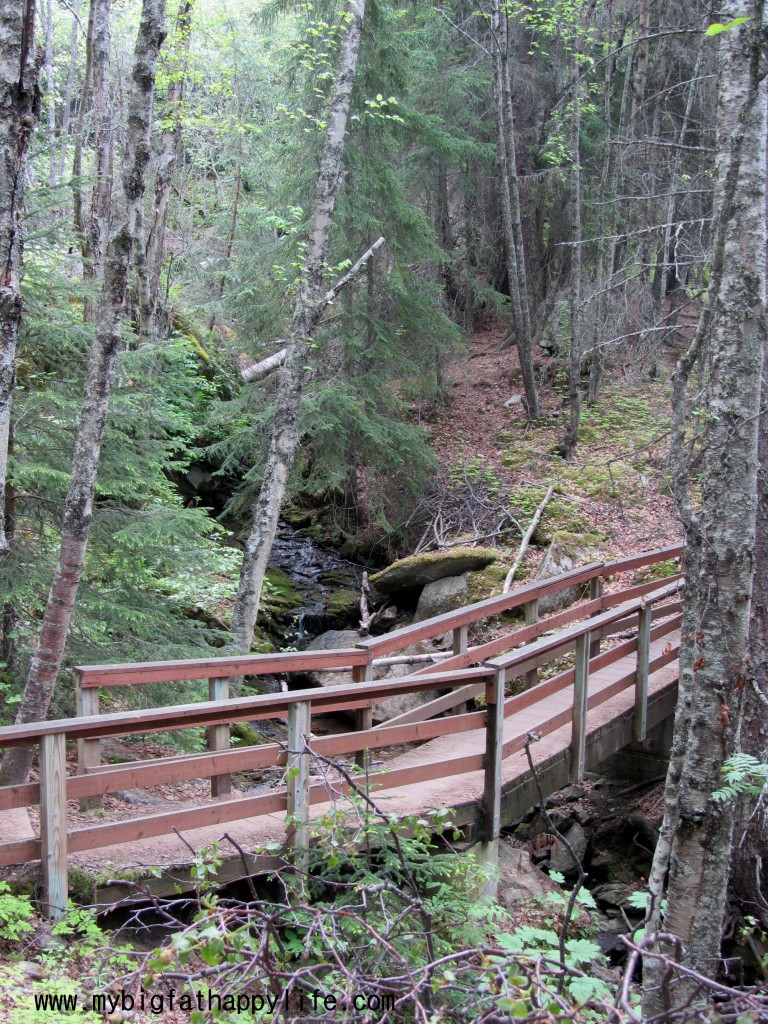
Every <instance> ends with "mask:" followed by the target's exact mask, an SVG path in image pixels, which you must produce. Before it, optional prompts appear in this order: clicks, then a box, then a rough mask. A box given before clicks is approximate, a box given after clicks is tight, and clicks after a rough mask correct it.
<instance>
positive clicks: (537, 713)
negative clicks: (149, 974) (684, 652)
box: [70, 633, 679, 874]
mask: <svg viewBox="0 0 768 1024" xmlns="http://www.w3.org/2000/svg"><path fill="white" fill-rule="evenodd" d="M678 636H679V634H677V633H670V634H668V635H667V636H665V637H662V638H660V639H658V640H656V641H654V642H652V644H651V649H650V660H651V661H653V659H654V658H656V657H659V656H661V655H662V653H663V651H664V650H665V649H667V648H668V646H669V644H670V642H671V643H672V644H673V645H676V644H677V642H678ZM635 665H636V655H635V654H629V655H627V656H625V657H623V658H622V659H621V660H619V661H616V662H614V663H613V664H612V665H609V666H607V667H606V668H603V669H600V670H597V671H595V672H593V673H592V674H590V677H589V691H588V692H589V699H590V703H592V702H593V701H594V702H595V703H596V700H595V699H596V698H598V697H599V696H600V694H603V693H605V691H606V690H607V689H608V688H609V687H611V686H615V685H616V684H617V682H618V681H620V680H622V679H626V677H627V676H628V675H629V674H631V673H632V672H633V671H634V669H635ZM677 674H678V666H677V662H676V661H675V662H674V663H673V664H670V665H667V666H665V667H664V668H662V669H659V670H658V671H656V672H654V673H652V674H651V676H650V678H649V701H648V724H649V727H650V726H652V725H654V724H656V723H657V722H658V721H661V720H662V719H663V718H665V717H667V716H668V715H669V714H671V713H672V711H673V709H674V700H675V695H676V685H675V684H676V681H677ZM572 706H573V686H568V687H565V688H563V689H562V690H560V691H558V692H557V693H555V694H552V695H550V696H548V697H545V698H543V699H541V700H539V701H537V702H535V703H533V704H532V705H531V706H530V707H528V708H526V709H525V710H523V711H520V712H518V713H516V714H514V715H512V716H510V717H508V718H507V719H506V721H505V730H504V740H505V745H506V746H507V747H508V748H509V747H510V745H511V746H512V747H513V749H515V748H516V749H517V752H516V753H515V752H513V753H511V754H510V755H509V756H507V757H506V758H505V760H504V763H503V768H502V778H503V786H504V793H505V797H504V800H503V819H504V820H506V821H510V820H512V819H513V818H514V817H516V816H517V815H518V814H520V813H522V812H523V810H525V809H526V808H527V807H530V806H531V805H532V803H535V801H536V797H535V795H534V794H533V793H532V792H531V787H530V773H529V771H528V764H527V760H526V757H525V752H524V750H523V749H522V744H523V742H524V739H525V736H526V733H528V732H529V731H537V732H541V731H546V729H545V726H546V723H552V724H555V722H556V721H557V719H558V717H563V716H565V717H566V718H568V719H570V713H571V708H572ZM633 711H634V688H633V687H632V686H631V685H629V686H627V687H626V688H624V689H623V690H621V692H620V693H618V694H616V695H615V696H612V697H610V698H609V699H608V700H606V701H605V702H604V703H601V704H599V705H598V706H597V707H594V708H592V709H591V710H590V711H589V714H588V718H587V742H586V747H587V767H594V766H595V765H596V764H597V763H599V761H601V760H603V759H604V758H606V757H608V756H609V755H610V754H613V753H616V752H617V751H619V750H621V748H622V747H624V746H626V744H627V743H628V742H629V740H631V738H632V723H633ZM553 720H554V721H553ZM515 740H517V742H514V741H515ZM570 742H571V725H570V721H568V722H567V724H565V725H561V726H559V727H558V728H554V729H552V731H549V732H548V733H547V734H546V735H544V736H543V737H542V739H541V741H540V742H538V743H536V744H534V745H533V746H532V748H531V749H532V754H533V758H534V762H535V763H536V764H537V765H538V766H540V769H541V774H542V782H543V785H544V788H545V791H546V792H548V793H549V792H553V791H554V790H555V789H557V788H559V787H561V786H562V785H565V784H566V783H567V781H568V777H569V771H570ZM484 749H485V730H484V729H476V730H473V731H470V732H465V733H459V734H456V735H451V736H442V737H439V738H438V739H434V740H431V741H429V742H427V743H424V744H422V745H421V746H419V747H415V748H413V749H411V750H409V751H407V752H406V753H404V754H401V755H400V756H398V757H396V758H395V759H393V760H392V761H390V762H389V763H388V765H387V767H388V769H390V770H393V771H394V770H396V769H405V770H407V769H408V768H410V767H412V766H415V765H424V764H428V763H435V764H436V765H437V764H443V765H444V764H445V761H446V760H452V759H455V758H463V757H471V756H473V755H476V756H482V755H483V753H484ZM482 793H483V772H482V770H476V771H470V772H466V773H463V774H460V775H452V776H444V777H441V778H436V779H433V780H430V781H428V782H423V781H422V782H418V783H415V784H412V785H407V784H406V785H399V786H397V787H393V788H392V789H386V788H382V789H381V790H379V791H378V793H375V794H374V797H375V798H376V799H377V801H379V802H380V803H381V804H382V805H383V806H384V808H386V810H388V811H391V812H394V813H396V814H398V815H406V814H415V813H423V812H425V811H428V810H430V809H438V808H441V807H446V806H449V807H453V808H455V809H456V811H457V820H458V822H459V823H461V824H468V823H470V822H472V821H474V820H475V819H476V816H477V810H478V804H479V801H480V800H481V797H482ZM182 806H183V805H179V809H181V807H182ZM329 806H330V805H329V804H316V805H314V806H313V807H312V808H311V809H310V815H311V817H313V818H314V817H317V816H319V815H321V814H323V813H324V812H326V811H327V810H328V809H329ZM284 817H285V815H284V814H282V813H275V814H265V815H261V816H259V817H251V818H245V819H242V820H239V821H234V822H231V823H229V824H227V825H214V826H209V827H205V828H198V829H193V830H190V831H188V832H186V833H185V834H184V838H185V840H186V841H187V842H188V843H190V844H191V845H192V846H195V847H197V846H205V845H209V844H210V843H211V842H213V841H214V840H215V839H219V838H220V837H221V836H222V835H223V834H224V833H225V832H226V833H228V834H229V835H231V836H232V837H233V839H235V840H236V842H237V843H238V844H239V845H240V846H241V847H242V848H243V849H244V850H247V851H249V852H251V851H254V850H256V849H258V848H259V847H264V846H265V845H266V844H268V843H282V842H283V841H284V840H285V825H284ZM221 852H222V854H223V855H225V856H226V850H225V849H224V848H222V851H221ZM189 860H190V855H189V848H188V847H187V846H185V844H184V843H183V842H182V840H181V839H180V838H179V837H178V836H176V835H165V836H157V837H154V838H150V839H142V840H137V841H134V842H128V843H122V844H121V845H120V846H119V847H110V848H101V849H97V850H91V851H87V852H84V853H74V854H70V863H72V864H77V865H79V866H81V867H84V868H89V869H92V870H96V871H98V872H99V873H100V874H104V873H105V872H108V871H109V868H110V867H111V866H113V865H114V868H115V870H118V869H125V868H126V867H130V866H137V865H150V864H152V865H158V864H159V865H165V866H173V867H181V866H182V865H184V864H186V863H188V862H189Z"/></svg>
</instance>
